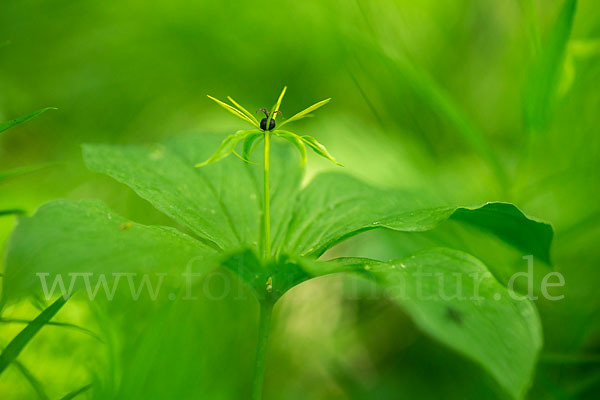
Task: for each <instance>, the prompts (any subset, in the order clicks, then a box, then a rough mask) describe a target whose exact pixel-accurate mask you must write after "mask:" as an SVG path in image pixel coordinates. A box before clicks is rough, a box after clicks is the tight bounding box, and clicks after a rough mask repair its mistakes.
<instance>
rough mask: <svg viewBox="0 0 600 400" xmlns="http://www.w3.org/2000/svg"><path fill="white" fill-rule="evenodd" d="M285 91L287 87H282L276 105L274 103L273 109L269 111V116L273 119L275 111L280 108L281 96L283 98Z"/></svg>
mask: <svg viewBox="0 0 600 400" xmlns="http://www.w3.org/2000/svg"><path fill="white" fill-rule="evenodd" d="M286 91H287V86H284V87H283V90H282V91H281V94H280V95H279V98H278V99H277V103H275V107H273V109H272V110H271V116H272V117H273V119H275V118H277V111H279V107H281V101H282V100H283V96H285V92H286Z"/></svg>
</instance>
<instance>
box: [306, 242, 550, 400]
mask: <svg viewBox="0 0 600 400" xmlns="http://www.w3.org/2000/svg"><path fill="white" fill-rule="evenodd" d="M330 264H335V267H333V268H331V267H328V268H327V269H329V270H328V271H327V272H332V271H335V270H337V271H350V272H357V273H359V274H360V275H361V276H363V277H366V278H368V279H372V280H374V281H375V282H376V283H377V284H378V285H379V286H381V287H382V288H383V289H384V290H385V292H386V293H387V295H388V296H389V298H390V299H391V300H392V301H394V302H396V303H397V304H399V305H400V306H401V307H402V308H403V309H404V310H405V311H406V312H407V313H408V314H409V315H410V317H411V318H412V320H413V321H414V322H415V324H416V325H417V326H418V327H419V328H420V329H421V330H422V331H423V332H424V333H426V334H428V335H429V336H431V337H433V338H434V339H436V340H438V341H440V342H441V343H443V344H445V345H446V346H448V347H449V348H451V349H453V350H455V351H457V352H459V353H461V354H463V355H465V356H467V357H468V358H470V359H472V360H474V361H475V362H477V363H478V364H480V365H481V366H482V367H483V368H484V369H485V370H486V371H488V373H489V374H490V375H491V376H492V377H493V378H494V379H495V380H496V381H497V382H498V383H499V384H500V385H501V386H502V387H503V389H504V390H506V392H508V393H509V394H510V395H511V396H512V397H514V398H523V397H524V395H525V393H526V392H527V389H528V387H529V385H530V382H531V379H532V375H533V373H534V367H535V365H536V362H537V357H538V353H539V351H540V349H541V347H542V341H543V338H542V329H541V323H540V320H539V316H538V314H537V310H536V309H535V306H534V305H533V303H532V302H531V301H529V300H527V299H520V298H518V297H516V296H515V295H514V294H511V293H509V291H508V290H507V289H506V288H505V287H504V286H503V285H501V284H500V283H499V282H498V281H497V280H496V279H495V278H493V277H492V275H491V274H490V272H489V271H488V269H487V268H486V266H485V265H484V264H482V263H481V262H480V261H479V260H478V259H476V258H474V257H473V256H471V255H469V254H467V253H464V252H461V251H456V250H451V249H445V248H437V249H432V250H427V251H423V252H419V253H416V254H414V255H412V256H410V257H407V258H404V259H401V260H397V261H393V262H389V263H382V262H378V261H375V260H368V259H339V260H334V261H332V262H331V263H330ZM313 268H316V267H314V266H313ZM315 273H317V274H318V272H317V271H315Z"/></svg>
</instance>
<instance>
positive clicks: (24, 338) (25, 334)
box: [0, 296, 67, 375]
mask: <svg viewBox="0 0 600 400" xmlns="http://www.w3.org/2000/svg"><path fill="white" fill-rule="evenodd" d="M66 302H67V300H66V299H65V298H64V297H62V296H61V297H59V298H58V299H57V300H56V301H55V302H54V303H52V304H51V305H49V306H48V307H47V308H46V309H45V310H44V311H42V312H41V313H40V315H38V316H37V317H36V318H35V319H34V320H33V321H31V323H29V324H28V325H27V326H26V327H25V328H24V329H23V330H22V331H21V332H19V334H18V335H17V336H16V337H15V338H14V339H13V340H11V341H10V343H9V344H8V346H6V348H5V349H4V350H3V351H2V354H0V375H1V374H2V372H4V370H5V369H6V367H8V366H9V365H10V363H12V362H13V361H14V360H15V359H16V358H17V357H18V356H19V354H20V353H21V351H22V350H23V349H24V348H25V346H26V345H27V343H29V341H30V340H31V339H33V337H34V336H35V335H36V334H37V333H38V332H39V331H40V329H42V327H43V326H44V325H46V323H47V322H48V321H50V320H51V319H52V317H54V315H55V314H56V313H57V312H58V311H59V310H60V309H61V308H62V306H63V305H64V304H65V303H66Z"/></svg>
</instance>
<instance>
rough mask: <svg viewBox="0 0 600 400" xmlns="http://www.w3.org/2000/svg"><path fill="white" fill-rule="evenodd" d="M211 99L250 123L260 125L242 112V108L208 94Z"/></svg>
mask: <svg viewBox="0 0 600 400" xmlns="http://www.w3.org/2000/svg"><path fill="white" fill-rule="evenodd" d="M206 96H207V97H208V98H209V99H211V100H213V101H214V102H215V103H217V104H218V105H220V106H221V107H223V108H224V109H226V110H227V111H229V112H230V113H232V114H233V115H235V116H236V117H238V118H241V119H243V120H244V121H246V122H249V123H250V124H252V125H254V126H255V127H257V128H258V127H259V125H258V123H257V122H254V121H253V120H252V119H250V118H248V117H247V116H246V115H245V114H244V113H243V112H241V111H240V110H238V109H237V108H235V107H232V106H230V105H229V104H227V103H223V102H222V101H221V100H219V99H215V98H214V97H212V96H209V95H206Z"/></svg>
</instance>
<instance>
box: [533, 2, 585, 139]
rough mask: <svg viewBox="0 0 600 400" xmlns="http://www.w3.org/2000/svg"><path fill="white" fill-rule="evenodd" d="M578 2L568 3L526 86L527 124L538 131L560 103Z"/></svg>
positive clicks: (563, 8) (534, 64) (544, 44)
mask: <svg viewBox="0 0 600 400" xmlns="http://www.w3.org/2000/svg"><path fill="white" fill-rule="evenodd" d="M576 7H577V0H565V1H564V4H563V7H562V9H561V11H560V14H559V15H558V19H557V21H556V23H555V24H554V27H553V28H552V31H551V32H550V35H549V37H548V38H547V39H546V40H545V41H543V42H542V48H541V51H540V52H539V53H538V54H537V55H536V57H535V59H534V60H533V63H532V65H531V68H530V71H529V75H528V80H527V83H526V86H525V99H524V103H523V105H524V113H525V121H526V123H527V125H528V127H529V128H530V129H533V130H534V131H538V130H541V129H543V128H545V127H546V125H547V124H548V121H549V119H550V117H551V116H552V110H553V108H554V103H555V100H556V94H557V88H558V85H559V83H560V75H561V72H562V69H563V62H564V59H565V54H566V50H567V45H568V43H569V37H570V36H571V28H572V26H573V19H574V17H575V9H576Z"/></svg>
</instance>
